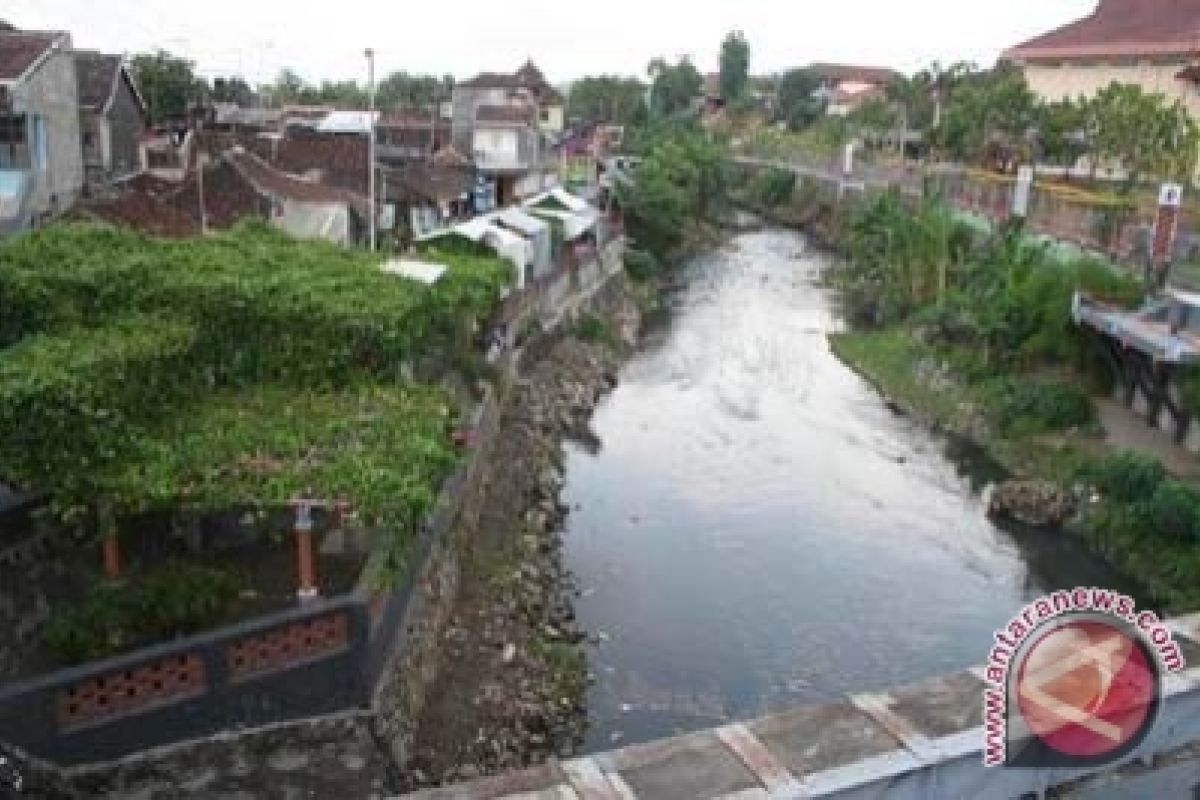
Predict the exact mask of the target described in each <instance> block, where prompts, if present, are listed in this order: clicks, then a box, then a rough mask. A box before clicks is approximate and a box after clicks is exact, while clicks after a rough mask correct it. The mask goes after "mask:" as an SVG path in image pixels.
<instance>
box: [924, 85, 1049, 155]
mask: <svg viewBox="0 0 1200 800" xmlns="http://www.w3.org/2000/svg"><path fill="white" fill-rule="evenodd" d="M1036 106H1037V100H1036V98H1035V97H1034V95H1033V93H1032V92H1031V91H1029V87H1028V86H1026V84H1025V77H1024V75H1023V74H1022V73H1021V71H1020V70H1019V69H1017V68H1016V67H1014V66H1012V65H1009V64H1005V65H1001V66H998V67H996V68H995V69H991V70H986V71H982V72H973V73H969V74H964V75H960V76H958V77H957V79H956V80H955V81H954V84H953V86H952V87H951V89H950V91H949V93H948V95H947V101H946V106H945V108H944V109H943V111H942V115H941V117H942V119H941V124H940V125H939V126H938V128H937V130H936V131H935V132H934V141H935V142H936V143H937V144H938V146H939V147H940V148H941V149H942V150H943V151H945V152H946V153H947V154H948V155H950V156H952V157H954V158H957V159H959V160H962V161H973V160H978V159H981V158H983V157H985V156H986V154H987V153H988V152H989V150H990V149H991V148H993V147H995V146H997V145H1002V146H1006V147H1013V148H1016V147H1024V145H1025V141H1026V136H1027V134H1028V133H1029V132H1030V131H1031V130H1033V129H1034V127H1035V124H1036V110H1037V109H1036Z"/></svg>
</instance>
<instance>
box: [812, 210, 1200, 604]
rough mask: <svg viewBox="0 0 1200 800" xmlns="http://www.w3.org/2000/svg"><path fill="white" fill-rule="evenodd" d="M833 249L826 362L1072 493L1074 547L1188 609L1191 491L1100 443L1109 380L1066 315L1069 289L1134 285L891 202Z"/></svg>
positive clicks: (941, 213) (1193, 532) (856, 224)
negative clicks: (1098, 398) (1098, 410)
mask: <svg viewBox="0 0 1200 800" xmlns="http://www.w3.org/2000/svg"><path fill="white" fill-rule="evenodd" d="M843 245H844V247H845V250H846V254H847V256H846V258H845V259H844V260H842V262H841V263H839V264H838V265H836V266H835V267H833V268H832V269H831V273H830V275H829V279H830V281H831V283H832V284H833V285H834V286H835V287H836V288H837V289H838V291H839V296H840V298H841V301H842V303H843V307H844V311H845V313H846V316H847V318H848V319H849V320H850V321H851V322H852V324H853V325H854V327H855V330H854V331H853V332H850V333H845V334H839V335H835V336H833V337H831V345H832V347H833V350H834V351H835V353H836V354H837V355H838V356H839V357H840V358H841V359H842V360H844V361H846V362H847V363H848V364H850V365H851V366H852V367H854V368H855V369H856V370H858V371H859V372H861V373H862V374H863V375H864V376H866V377H867V378H868V379H869V380H871V381H873V382H874V383H876V385H878V386H879V387H880V388H881V390H882V391H883V392H884V393H885V394H887V395H888V396H890V397H891V398H893V399H894V400H895V401H896V402H897V403H898V404H900V405H901V406H904V407H906V408H908V409H909V410H911V411H913V413H915V414H917V415H918V416H920V417H923V418H924V419H925V420H926V421H927V422H929V423H931V424H934V425H937V426H942V427H946V428H949V429H951V430H953V431H955V432H957V433H959V434H962V435H965V436H968V437H970V438H972V439H974V440H975V441H977V442H979V443H980V444H983V445H984V446H986V447H987V448H988V449H989V450H990V451H991V452H992V453H993V454H994V455H995V456H996V457H997V458H998V460H1000V461H1001V462H1002V463H1004V464H1005V465H1006V466H1007V467H1008V468H1009V469H1010V470H1012V471H1013V472H1014V473H1015V474H1018V475H1022V476H1026V477H1037V478H1043V479H1048V480H1052V481H1055V482H1057V483H1059V484H1061V485H1064V486H1066V487H1068V488H1071V489H1072V490H1074V491H1075V492H1076V494H1078V495H1079V496H1081V497H1084V498H1085V502H1084V504H1083V506H1084V511H1083V513H1082V515H1081V517H1080V519H1079V520H1078V524H1077V525H1075V526H1073V527H1074V528H1077V533H1078V534H1079V535H1080V536H1081V537H1083V538H1084V539H1085V540H1087V541H1088V542H1089V543H1090V544H1091V545H1092V546H1093V547H1094V548H1095V549H1096V550H1097V551H1098V552H1100V553H1102V554H1103V555H1105V556H1106V557H1108V558H1109V559H1111V561H1112V562H1113V563H1114V564H1115V565H1116V566H1117V567H1118V568H1120V569H1122V570H1123V571H1125V572H1127V573H1128V574H1129V575H1130V576H1131V577H1133V578H1135V579H1136V580H1138V581H1140V582H1141V583H1142V584H1143V585H1145V586H1146V587H1147V588H1148V589H1149V590H1150V591H1151V592H1152V593H1153V594H1155V595H1156V596H1157V597H1158V598H1159V599H1161V600H1162V601H1163V602H1164V603H1165V604H1167V605H1168V606H1169V607H1170V608H1171V609H1174V610H1192V609H1194V608H1196V607H1197V606H1200V582H1198V581H1197V580H1196V579H1197V577H1198V576H1200V491H1197V489H1196V488H1195V487H1194V486H1192V485H1191V484H1190V483H1188V482H1186V481H1183V480H1179V479H1175V478H1171V477H1169V476H1168V475H1167V473H1166V471H1165V469H1164V468H1163V467H1162V465H1160V464H1159V463H1158V462H1157V461H1155V460H1154V459H1151V458H1147V457H1145V456H1139V455H1135V454H1131V453H1113V452H1111V451H1110V450H1109V449H1108V447H1107V446H1106V445H1105V444H1104V441H1103V437H1102V436H1101V435H1100V433H1101V431H1100V430H1099V429H1098V427H1097V425H1096V423H1095V409H1094V407H1093V403H1092V400H1091V395H1092V394H1093V393H1094V392H1095V391H1097V390H1103V389H1105V388H1106V387H1108V386H1110V385H1111V384H1110V382H1111V376H1110V375H1109V374H1108V372H1107V369H1106V366H1105V364H1104V362H1102V361H1101V360H1100V358H1099V355H1098V352H1097V349H1096V347H1095V343H1094V342H1093V341H1091V340H1089V338H1088V335H1087V333H1086V332H1084V331H1083V330H1081V329H1079V328H1078V327H1077V326H1075V325H1074V324H1073V323H1072V320H1071V317H1070V309H1071V301H1072V295H1073V293H1074V291H1075V290H1076V289H1082V290H1085V291H1089V292H1092V293H1093V294H1096V295H1100V296H1103V297H1105V298H1107V299H1109V300H1110V301H1113V302H1118V303H1125V304H1128V305H1131V306H1132V305H1135V304H1136V303H1138V302H1139V301H1140V299H1141V297H1142V289H1141V286H1140V284H1139V283H1138V282H1137V281H1136V280H1134V279H1132V278H1131V277H1129V276H1128V275H1126V274H1124V273H1122V272H1120V271H1118V270H1117V269H1115V268H1114V267H1112V266H1111V265H1109V264H1107V263H1105V262H1102V261H1099V260H1095V259H1088V258H1080V259H1075V260H1062V259H1060V258H1059V257H1057V256H1055V254H1054V253H1053V252H1052V251H1051V250H1050V248H1049V247H1048V246H1046V245H1042V244H1037V243H1033V242H1032V241H1030V240H1029V239H1027V238H1025V237H1023V236H1022V235H1021V232H1020V231H1019V230H1016V229H1012V230H1007V231H1003V232H999V233H995V234H981V233H979V232H976V231H974V230H973V229H971V228H970V227H968V226H965V225H962V224H960V223H959V222H958V221H957V219H956V218H955V216H954V215H953V213H952V212H951V211H950V210H949V209H947V208H945V207H944V206H942V205H940V204H939V203H937V202H932V201H930V202H924V203H919V204H912V205H910V204H908V203H906V202H905V201H903V200H902V199H901V198H900V197H898V196H896V195H884V196H881V197H879V198H877V199H874V200H872V201H869V202H867V203H865V204H864V205H863V206H862V207H860V208H858V209H856V210H855V211H854V212H853V214H852V215H851V218H850V221H849V224H848V226H847V227H846V230H845V231H844V233H843Z"/></svg>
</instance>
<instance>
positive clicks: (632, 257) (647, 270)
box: [625, 247, 659, 281]
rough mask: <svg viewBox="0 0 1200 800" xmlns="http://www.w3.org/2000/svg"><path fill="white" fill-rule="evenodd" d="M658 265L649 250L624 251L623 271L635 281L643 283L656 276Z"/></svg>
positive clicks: (631, 249)
mask: <svg viewBox="0 0 1200 800" xmlns="http://www.w3.org/2000/svg"><path fill="white" fill-rule="evenodd" d="M658 270H659V263H658V259H657V258H655V256H654V254H653V253H651V252H650V251H649V250H637V249H634V248H632V247H631V248H629V249H628V250H626V251H625V271H626V272H628V273H629V276H630V277H631V278H633V279H634V280H637V281H645V280H649V279H650V278H652V277H654V276H655V275H656V274H658Z"/></svg>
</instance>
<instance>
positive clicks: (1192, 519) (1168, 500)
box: [1144, 480, 1200, 541]
mask: <svg viewBox="0 0 1200 800" xmlns="http://www.w3.org/2000/svg"><path fill="white" fill-rule="evenodd" d="M1144 515H1145V519H1146V521H1147V523H1148V524H1149V525H1150V527H1151V529H1152V530H1153V532H1154V533H1155V534H1156V535H1158V536H1167V537H1169V538H1172V539H1177V540H1180V541H1200V491H1197V490H1196V489H1194V488H1193V487H1191V486H1189V485H1188V484H1186V483H1182V482H1181V481H1174V480H1168V481H1164V482H1163V483H1161V484H1159V486H1158V488H1157V489H1156V490H1155V491H1154V494H1153V495H1152V496H1151V497H1150V499H1149V500H1148V501H1147V502H1146V506H1145V510H1144Z"/></svg>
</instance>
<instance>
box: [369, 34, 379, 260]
mask: <svg viewBox="0 0 1200 800" xmlns="http://www.w3.org/2000/svg"><path fill="white" fill-rule="evenodd" d="M366 56H367V129H368V130H369V131H370V134H369V135H370V138H369V139H368V141H367V162H368V163H367V194H368V195H369V197H368V199H367V207H368V208H369V211H368V216H369V217H370V219H369V224H368V230H369V231H370V248H371V252H375V238H376V235H377V234H376V227H377V225H378V223H379V220H378V216H377V213H376V207H375V51H374V50H372V49H371V48H369V47H368V48H367V50H366Z"/></svg>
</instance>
